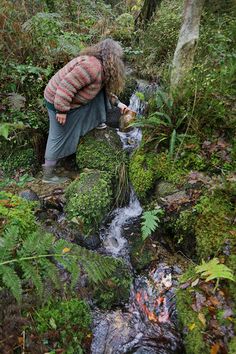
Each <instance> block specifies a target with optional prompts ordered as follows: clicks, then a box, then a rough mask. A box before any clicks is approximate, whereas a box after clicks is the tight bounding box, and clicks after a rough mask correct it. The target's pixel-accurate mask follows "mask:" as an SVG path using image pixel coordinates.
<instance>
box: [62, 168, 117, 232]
mask: <svg viewBox="0 0 236 354" xmlns="http://www.w3.org/2000/svg"><path fill="white" fill-rule="evenodd" d="M110 178H111V177H110V176H109V175H108V173H106V172H102V171H97V170H92V171H87V172H84V173H81V175H80V177H79V178H78V179H76V180H74V181H73V182H72V183H71V184H70V185H69V186H68V187H67V189H66V192H65V196H66V207H65V210H66V212H67V215H68V217H69V218H70V219H72V220H73V221H74V222H76V223H78V225H79V228H80V231H81V232H82V233H83V234H84V235H88V234H91V233H92V232H95V231H97V228H98V226H99V225H100V223H101V221H102V219H103V218H104V217H105V215H106V213H107V212H108V211H109V208H110V206H111V202H112V188H111V182H110V181H111V179H110Z"/></svg>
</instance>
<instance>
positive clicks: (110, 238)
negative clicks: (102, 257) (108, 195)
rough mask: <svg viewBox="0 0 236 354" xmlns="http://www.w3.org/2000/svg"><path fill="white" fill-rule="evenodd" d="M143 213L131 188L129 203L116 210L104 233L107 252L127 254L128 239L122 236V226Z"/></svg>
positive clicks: (115, 254)
mask: <svg viewBox="0 0 236 354" xmlns="http://www.w3.org/2000/svg"><path fill="white" fill-rule="evenodd" d="M141 213H142V207H141V205H140V203H139V201H138V199H137V197H136V195H135V193H134V191H133V189H131V193H130V201H129V205H128V206H127V207H124V208H118V209H116V210H115V211H114V213H113V216H114V219H113V221H112V223H111V225H110V226H109V228H108V230H106V231H105V233H104V234H103V235H102V238H103V239H104V242H103V246H104V248H105V250H106V251H107V253H109V254H112V255H114V256H127V254H128V248H127V241H126V239H125V238H124V237H123V236H122V228H123V227H124V225H125V224H126V223H127V222H129V221H130V220H131V219H132V218H135V217H137V216H139V215H140V214H141Z"/></svg>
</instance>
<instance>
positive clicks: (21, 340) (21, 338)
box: [17, 337, 23, 345]
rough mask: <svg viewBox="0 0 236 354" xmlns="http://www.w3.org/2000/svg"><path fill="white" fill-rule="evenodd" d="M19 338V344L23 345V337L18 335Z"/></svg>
mask: <svg viewBox="0 0 236 354" xmlns="http://www.w3.org/2000/svg"><path fill="white" fill-rule="evenodd" d="M17 339H18V343H19V345H22V344H23V337H18V338H17Z"/></svg>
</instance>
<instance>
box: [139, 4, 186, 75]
mask: <svg viewBox="0 0 236 354" xmlns="http://www.w3.org/2000/svg"><path fill="white" fill-rule="evenodd" d="M182 6H183V1H182V0H178V1H169V0H163V1H162V2H161V5H160V8H159V9H158V10H157V12H156V16H155V18H154V19H153V21H151V22H150V23H149V25H148V27H147V29H146V30H145V31H143V29H140V30H138V31H137V33H136V36H137V37H138V40H139V44H138V47H139V48H141V49H142V54H141V55H139V60H138V61H136V62H135V66H136V67H137V69H138V70H139V71H140V72H141V74H142V75H143V76H146V77H147V76H148V77H152V78H156V77H158V76H159V75H160V72H161V71H162V70H163V67H164V66H165V65H166V64H169V63H170V61H171V59H172V57H173V54H174V51H175V47H176V44H177V40H178V35H179V29H180V26H181V21H182V9H183V7H182ZM153 48H155V50H153Z"/></svg>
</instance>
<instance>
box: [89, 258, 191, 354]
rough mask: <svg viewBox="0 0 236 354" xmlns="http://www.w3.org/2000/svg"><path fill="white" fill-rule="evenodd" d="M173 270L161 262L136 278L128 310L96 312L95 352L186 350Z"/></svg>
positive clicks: (170, 353) (151, 353)
mask: <svg viewBox="0 0 236 354" xmlns="http://www.w3.org/2000/svg"><path fill="white" fill-rule="evenodd" d="M171 272H172V270H171V268H170V267H168V266H166V265H165V264H162V265H159V266H157V267H156V268H155V269H153V270H152V271H151V272H150V273H149V275H148V276H147V277H145V276H141V277H138V278H136V280H135V282H134V286H133V290H132V294H131V297H130V305H129V308H128V310H127V311H126V312H121V311H120V310H118V311H113V312H110V313H98V312H97V313H95V316H94V329H93V334H94V337H93V342H92V346H91V353H92V354H100V353H103V354H124V353H136V354H137V353H139V354H141V353H142V354H143V353H146V354H147V353H148V354H154V353H160V354H174V353H175V354H180V353H181V354H182V353H183V352H184V351H183V347H182V343H181V338H180V335H179V333H178V331H177V329H176V327H175V324H174V321H175V307H174V301H173V299H174V296H173V288H172V284H173V279H172V273H171ZM173 276H174V275H173Z"/></svg>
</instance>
